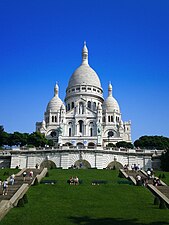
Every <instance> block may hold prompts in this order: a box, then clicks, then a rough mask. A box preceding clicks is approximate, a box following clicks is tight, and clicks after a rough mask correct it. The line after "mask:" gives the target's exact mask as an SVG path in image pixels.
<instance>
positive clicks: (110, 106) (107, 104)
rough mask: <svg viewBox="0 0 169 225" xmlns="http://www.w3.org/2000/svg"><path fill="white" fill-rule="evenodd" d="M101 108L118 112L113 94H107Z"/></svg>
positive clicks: (117, 105)
mask: <svg viewBox="0 0 169 225" xmlns="http://www.w3.org/2000/svg"><path fill="white" fill-rule="evenodd" d="M103 110H106V111H107V112H113V111H114V110H115V111H118V112H120V108H119V104H118V102H117V101H116V99H115V98H113V96H108V97H107V99H106V100H105V101H104V102H103Z"/></svg>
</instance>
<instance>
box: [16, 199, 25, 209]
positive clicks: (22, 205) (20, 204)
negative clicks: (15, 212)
mask: <svg viewBox="0 0 169 225" xmlns="http://www.w3.org/2000/svg"><path fill="white" fill-rule="evenodd" d="M17 207H24V200H23V198H21V199H19V201H18V204H17Z"/></svg>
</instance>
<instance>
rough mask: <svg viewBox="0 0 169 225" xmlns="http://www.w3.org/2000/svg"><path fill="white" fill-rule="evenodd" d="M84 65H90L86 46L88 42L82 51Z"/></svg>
mask: <svg viewBox="0 0 169 225" xmlns="http://www.w3.org/2000/svg"><path fill="white" fill-rule="evenodd" d="M82 64H86V65H88V49H87V46H86V41H84V46H83V49H82Z"/></svg>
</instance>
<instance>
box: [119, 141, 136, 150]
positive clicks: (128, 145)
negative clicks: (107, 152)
mask: <svg viewBox="0 0 169 225" xmlns="http://www.w3.org/2000/svg"><path fill="white" fill-rule="evenodd" d="M116 146H117V147H118V148H120V147H122V148H131V149H132V148H133V145H132V143H130V142H126V141H119V142H117V143H116Z"/></svg>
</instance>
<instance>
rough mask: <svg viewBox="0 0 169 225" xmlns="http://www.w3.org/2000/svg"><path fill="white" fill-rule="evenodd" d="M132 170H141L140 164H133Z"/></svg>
mask: <svg viewBox="0 0 169 225" xmlns="http://www.w3.org/2000/svg"><path fill="white" fill-rule="evenodd" d="M131 170H132V171H139V170H140V164H135V163H134V164H132V165H131Z"/></svg>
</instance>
